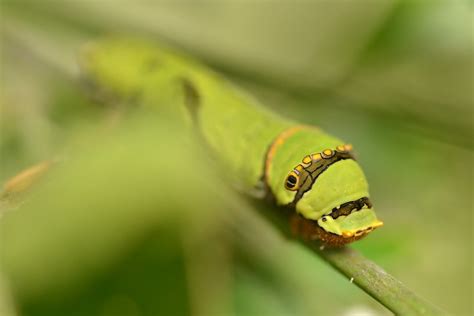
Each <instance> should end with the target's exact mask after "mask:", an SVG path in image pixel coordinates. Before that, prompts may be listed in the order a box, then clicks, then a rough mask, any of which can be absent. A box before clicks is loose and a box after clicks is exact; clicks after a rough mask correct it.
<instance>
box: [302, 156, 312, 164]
mask: <svg viewBox="0 0 474 316" xmlns="http://www.w3.org/2000/svg"><path fill="white" fill-rule="evenodd" d="M311 162H312V160H311V157H310V156H306V157H304V158H303V163H304V164H310V163H311Z"/></svg>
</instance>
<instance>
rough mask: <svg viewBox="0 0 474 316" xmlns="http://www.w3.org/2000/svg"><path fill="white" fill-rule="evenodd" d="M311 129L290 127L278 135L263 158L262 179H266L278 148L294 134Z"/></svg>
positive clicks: (300, 126) (301, 126) (299, 126)
mask: <svg viewBox="0 0 474 316" xmlns="http://www.w3.org/2000/svg"><path fill="white" fill-rule="evenodd" d="M308 128H311V127H308V126H305V125H296V126H292V127H290V128H288V129H286V130H284V131H283V132H281V133H280V135H278V136H277V138H275V140H274V141H273V143H272V144H271V145H270V148H269V149H268V152H267V156H266V158H265V174H264V177H265V178H266V177H267V175H268V172H269V170H270V167H271V165H272V161H273V157H274V156H275V153H276V152H277V150H278V148H279V147H281V146H282V145H283V144H284V143H285V141H286V140H287V139H288V138H290V137H291V136H292V135H294V134H295V133H296V132H298V131H300V130H302V129H308Z"/></svg>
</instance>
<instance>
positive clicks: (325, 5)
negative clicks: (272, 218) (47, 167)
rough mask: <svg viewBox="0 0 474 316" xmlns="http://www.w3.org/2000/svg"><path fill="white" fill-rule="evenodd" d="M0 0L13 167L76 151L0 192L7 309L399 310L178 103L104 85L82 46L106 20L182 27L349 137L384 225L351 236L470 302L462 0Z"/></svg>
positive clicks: (159, 36)
mask: <svg viewBox="0 0 474 316" xmlns="http://www.w3.org/2000/svg"><path fill="white" fill-rule="evenodd" d="M0 9H1V16H0V23H1V64H0V65H1V91H0V93H1V94H0V181H1V182H4V181H6V180H7V179H8V178H9V177H11V176H13V175H14V174H16V173H17V172H19V171H20V170H22V169H23V168H26V167H28V166H30V165H32V164H34V163H37V162H40V161H43V160H48V159H59V160H61V159H63V158H64V157H66V158H64V159H66V161H68V162H67V163H65V164H64V165H61V166H59V167H58V168H57V169H55V170H53V171H52V173H51V175H48V181H44V182H42V183H40V184H38V187H37V188H34V190H33V191H32V192H31V193H30V194H29V195H28V196H27V197H23V198H22V200H23V199H25V201H23V202H21V203H15V206H14V207H11V206H10V205H3V204H2V213H3V216H1V217H0V224H1V226H0V227H1V237H2V239H1V245H0V247H1V256H2V261H1V262H2V267H3V269H2V270H3V273H2V276H1V279H0V314H1V315H130V316H131V315H182V314H193V315H387V314H388V315H389V314H390V312H388V311H387V310H386V309H384V308H383V307H382V306H381V305H379V304H378V303H377V302H375V301H374V300H373V299H372V298H370V297H369V296H367V295H366V294H365V293H363V292H362V291H360V290H359V289H358V288H356V287H355V286H354V285H353V284H350V283H349V282H348V281H347V280H346V279H345V278H343V277H342V276H340V275H339V274H338V273H337V272H336V271H334V270H333V269H331V268H330V267H329V266H327V265H326V264H325V263H324V262H322V261H321V259H319V258H318V257H315V256H314V255H313V254H312V253H310V252H309V251H308V250H307V249H304V248H303V247H302V246H300V245H298V244H297V243H295V242H293V241H291V240H288V239H286V238H285V237H284V236H282V235H281V234H280V233H279V232H278V230H276V229H274V227H272V225H271V224H270V223H268V222H267V221H266V220H265V219H263V218H261V217H260V216H259V215H258V212H255V210H253V209H252V208H254V207H255V206H253V205H251V204H249V203H248V202H247V201H246V200H245V199H243V198H242V197H241V196H239V195H236V193H235V192H234V190H232V189H227V188H226V186H225V185H223V184H222V183H221V181H222V180H221V179H220V178H219V177H218V176H216V175H215V174H214V172H213V171H214V170H210V169H206V167H204V166H207V164H206V159H207V158H206V155H205V154H202V153H201V152H200V148H199V146H195V145H194V144H193V143H190V144H187V138H186V137H185V135H183V132H182V130H180V129H179V128H177V127H176V124H173V122H172V121H166V122H165V121H163V120H160V118H159V117H153V116H151V117H150V115H140V114H136V115H130V116H132V117H133V118H127V116H124V115H117V113H116V112H117V111H114V110H111V109H110V107H107V106H104V105H103V104H100V102H98V101H96V100H95V99H94V98H91V96H90V94H89V93H88V92H87V90H86V89H84V87H83V85H82V84H81V82H80V80H79V76H78V74H79V72H78V66H77V62H76V60H77V56H78V54H79V51H80V48H81V47H82V46H83V45H84V43H87V42H89V41H92V40H94V39H97V38H100V37H103V36H105V35H110V34H126V35H127V36H136V37H146V38H150V39H152V40H156V41H159V42H164V43H167V44H169V45H172V46H175V47H177V48H178V49H181V50H183V51H184V52H186V53H188V54H189V55H192V56H194V57H195V58H197V59H199V60H201V61H202V62H204V63H206V64H208V65H209V66H210V67H212V68H214V69H216V70H218V71H220V72H222V73H223V74H224V75H225V76H227V77H229V78H230V79H231V80H233V81H234V82H236V83H238V84H239V85H240V86H241V87H243V88H244V89H246V90H248V91H250V92H251V93H252V94H254V95H255V96H257V98H258V99H259V100H261V102H262V103H263V104H265V106H267V107H269V108H271V109H273V110H274V111H275V112H278V113H280V114H281V115H282V116H285V117H288V118H291V119H296V120H300V121H302V122H305V123H310V124H315V125H318V126H320V127H321V128H323V129H325V130H326V131H328V132H329V133H331V134H334V135H336V136H338V137H340V138H342V139H345V140H347V141H350V142H351V143H352V144H354V146H355V148H356V150H357V154H358V160H359V162H360V163H361V164H362V166H363V168H364V170H365V172H366V174H367V177H368V179H369V183H370V186H371V194H372V199H373V202H374V205H375V206H376V209H377V210H378V214H379V216H380V218H382V219H383V220H384V222H385V227H383V229H380V230H378V231H376V232H374V233H373V234H371V235H370V237H368V238H367V239H364V240H362V241H360V242H358V243H356V244H354V245H353V246H352V247H354V248H356V249H358V250H360V251H361V252H362V253H363V254H364V255H366V256H367V257H369V258H370V259H372V260H373V261H375V262H376V263H377V264H379V265H381V266H382V267H384V268H385V269H386V270H387V271H388V272H389V273H391V274H393V275H394V276H395V277H397V278H398V279H400V280H401V281H402V282H404V283H405V284H406V285H407V286H408V287H410V288H411V289H413V290H414V291H415V292H416V293H418V294H420V295H421V296H423V297H425V298H426V299H427V300H429V301H432V302H435V303H436V304H437V305H439V306H440V307H442V308H443V309H445V310H446V311H448V312H449V313H451V314H453V315H471V314H472V313H473V306H472V297H473V293H472V292H473V289H472V287H473V259H472V254H473V236H472V230H473V216H472V212H473V207H472V203H473V199H472V194H473V187H472V178H473V164H472V161H473V151H472V149H473V137H472V136H473V103H474V100H473V90H472V88H473V86H474V85H473V83H474V82H473V71H474V67H473V66H474V65H473V34H474V32H473V30H474V26H473V25H474V24H473V17H474V16H473V7H472V5H471V3H470V2H469V1H467V0H466V1H460V0H459V1H456V0H453V1H447V0H440V1H403V0H398V1H397V0H378V1H370V0H362V1H281V0H280V1H269V0H267V1H192V2H191V1H145V0H141V1H124V0H116V1H106V0H104V1H92V0H91V1H87V0H86V1H79V0H64V1H52V0H42V1H35V0H30V1H29V0H17V1H7V0H2V1H1V7H0ZM169 135H173V137H169ZM190 152H192V153H193V155H192V157H193V159H192V160H191V161H189V163H186V164H185V166H183V165H182V157H188V156H189V153H190ZM58 157H59V158H58ZM183 168H184V169H183ZM176 172H185V173H186V175H187V178H186V181H184V182H183V181H178V179H175V177H174V175H176ZM164 179H166V183H164Z"/></svg>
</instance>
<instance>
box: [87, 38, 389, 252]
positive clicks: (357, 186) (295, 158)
mask: <svg viewBox="0 0 474 316" xmlns="http://www.w3.org/2000/svg"><path fill="white" fill-rule="evenodd" d="M81 67H82V72H83V74H84V76H85V78H86V79H87V81H88V82H89V83H92V84H93V86H95V87H99V89H102V90H106V91H108V92H113V93H114V94H115V95H119V96H120V97H121V98H132V97H137V96H139V97H140V98H142V100H143V99H146V104H147V105H152V106H154V105H156V106H161V107H162V108H164V106H162V105H164V104H166V105H167V107H168V110H169V109H170V108H173V109H174V112H176V115H181V116H182V117H183V118H184V119H185V120H187V121H188V122H191V124H190V125H192V128H193V129H196V130H198V131H199V133H200V134H201V135H202V138H203V139H204V141H205V143H206V144H207V146H208V147H210V149H211V151H212V152H213V153H214V155H215V156H216V157H217V158H218V160H219V161H221V163H222V165H223V166H224V167H223V169H224V170H226V173H228V174H229V175H230V176H231V177H232V179H235V180H236V181H237V182H239V183H240V184H241V186H243V187H244V188H247V189H249V190H251V189H252V188H255V187H257V186H258V185H259V184H260V183H261V182H262V181H263V184H264V188H265V192H266V194H267V196H268V197H270V198H271V200H272V201H274V203H276V204H277V205H279V206H284V207H285V208H289V209H291V210H292V211H293V212H294V217H293V219H292V221H291V224H292V227H293V230H294V231H295V232H296V233H297V234H300V235H301V236H303V237H304V238H311V239H319V240H320V241H321V242H322V243H323V244H325V245H328V246H341V245H344V244H347V243H350V242H352V241H355V240H358V239H360V238H362V237H364V236H366V235H367V234H369V233H370V232H371V231H373V230H374V229H375V228H377V227H380V226H382V225H383V223H382V222H381V221H380V220H379V219H377V216H376V214H375V211H374V209H373V207H372V203H371V202H370V199H369V193H368V184H367V181H366V178H365V176H364V174H363V172H362V170H361V168H360V166H359V164H358V163H357V162H356V161H355V159H354V155H353V153H352V146H351V145H349V144H346V143H344V142H343V141H341V140H339V139H337V138H335V137H333V136H330V135H328V134H326V133H324V132H323V131H321V130H320V129H319V128H316V127H312V126H307V125H301V124H298V123H295V122H292V121H289V120H285V119H283V118H281V117H279V116H277V115H275V114H273V113H271V112H269V111H267V110H266V109H264V108H263V107H262V106H261V105H260V104H259V103H258V102H257V101H256V100H255V99H254V98H252V97H251V96H250V95H248V94H245V93H244V92H242V91H241V90H240V89H238V88H236V87H235V86H233V85H232V84H230V83H229V82H228V81H226V80H225V79H223V78H222V77H221V76H219V75H218V74H216V73H214V72H213V71H211V70H209V69H208V68H206V67H205V66H203V65H201V64H199V63H197V62H195V61H193V60H191V59H189V58H187V57H185V56H182V55H180V54H177V53H175V52H172V51H171V50H169V49H165V48H163V47H161V46H159V45H157V44H154V43H149V42H145V41H136V40H124V39H108V40H104V41H101V42H97V43H94V44H92V45H91V46H89V47H88V48H87V49H86V50H85V51H84V53H83V54H82V56H81Z"/></svg>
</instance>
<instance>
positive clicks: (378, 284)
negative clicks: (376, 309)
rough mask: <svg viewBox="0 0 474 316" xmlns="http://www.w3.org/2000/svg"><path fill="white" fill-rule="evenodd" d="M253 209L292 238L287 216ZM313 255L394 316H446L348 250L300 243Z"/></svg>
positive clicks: (259, 204) (263, 208)
mask: <svg viewBox="0 0 474 316" xmlns="http://www.w3.org/2000/svg"><path fill="white" fill-rule="evenodd" d="M254 202H255V203H254V206H255V207H254V208H255V209H257V210H259V212H260V213H261V214H262V215H263V216H264V217H265V218H266V219H267V220H269V221H270V222H272V224H274V226H275V227H277V228H278V229H279V230H280V231H281V232H282V233H283V234H284V235H286V236H288V237H290V238H295V236H293V235H292V233H291V232H290V229H289V226H290V225H289V217H290V216H291V215H292V214H291V213H290V212H287V211H284V210H283V211H282V210H281V209H275V208H271V207H268V205H266V204H265V203H263V202H261V201H260V202H256V201H254ZM300 241H301V243H302V244H303V245H304V246H305V247H307V248H309V249H311V250H312V251H313V252H314V253H315V254H317V255H318V256H319V257H321V258H322V259H323V260H324V261H326V262H327V263H329V264H330V265H331V266H332V267H333V268H335V269H336V270H337V271H339V272H340V273H341V274H343V275H344V276H346V277H347V278H348V279H349V280H350V282H351V283H354V284H355V285H357V286H358V287H359V288H360V289H362V290H363V291H364V292H366V293H367V294H368V295H370V296H371V297H372V298H373V299H375V300H376V301H377V302H379V303H380V304H382V305H384V306H385V307H386V308H388V309H389V310H390V311H392V312H393V313H394V314H396V315H404V316H405V315H448V313H447V312H445V311H443V310H442V309H440V308H439V307H437V306H435V305H433V304H432V303H430V302H428V301H426V300H424V299H423V298H421V297H420V296H418V295H417V294H415V293H414V292H413V291H412V290H410V289H408V288H407V287H406V286H405V285H404V284H403V283H402V282H400V281H399V280H397V279H396V278H395V277H393V276H392V275H390V274H388V273H387V272H386V271H385V270H384V269H382V268H381V267H379V266H378V265H377V264H375V263H374V262H372V261H371V260H369V259H367V258H366V257H364V256H363V255H362V254H360V253H359V252H358V251H356V250H354V249H351V248H349V247H347V246H346V247H342V248H324V247H322V244H321V243H320V242H319V241H310V240H304V239H301V240H300Z"/></svg>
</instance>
